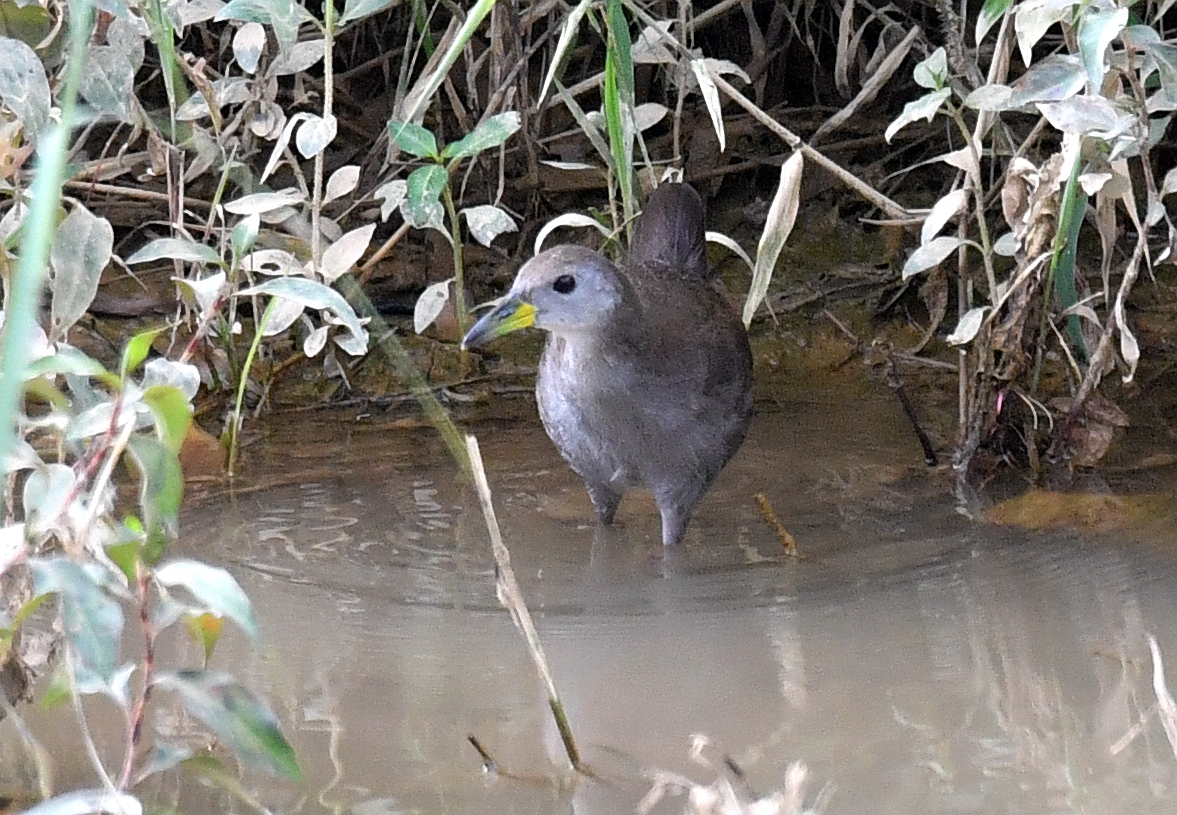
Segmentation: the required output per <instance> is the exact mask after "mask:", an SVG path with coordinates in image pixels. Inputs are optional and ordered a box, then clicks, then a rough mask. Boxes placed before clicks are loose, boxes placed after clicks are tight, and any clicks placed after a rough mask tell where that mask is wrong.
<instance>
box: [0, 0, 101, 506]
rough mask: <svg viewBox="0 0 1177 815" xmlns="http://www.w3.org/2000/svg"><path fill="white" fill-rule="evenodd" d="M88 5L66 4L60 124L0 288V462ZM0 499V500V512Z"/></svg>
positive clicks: (28, 339)
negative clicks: (0, 301)
mask: <svg viewBox="0 0 1177 815" xmlns="http://www.w3.org/2000/svg"><path fill="white" fill-rule="evenodd" d="M93 11H94V9H93V6H92V5H91V4H90V0H75V2H72V3H70V12H71V14H70V38H69V58H68V62H67V63H66V75H65V76H66V78H65V89H64V91H63V93H62V95H61V124H59V125H58V126H57V127H55V128H53V129H52V130H50V131H48V132H46V133H45V134H43V135H42V137H41V142H40V144H39V145H38V148H39V149H38V150H37V164H36V175H35V177H34V179H33V185H32V199H33V201H32V204H31V205H30V207H29V214H28V217H27V218H26V220H25V227H24V228H25V237H24V240H23V241H22V242H21V247H20V260H19V262H18V263H17V266H16V272H15V274H14V275H13V277H12V279H11V280H8V281H6V282H7V283H8V285H7V286H6V287H5V294H6V300H7V302H6V303H5V306H6V309H5V321H4V329H3V333H0V461H3V460H4V459H5V457H6V456H7V455H8V451H9V450H11V449H12V445H13V442H14V441H15V440H16V419H17V411H18V410H19V407H20V401H21V399H22V398H23V396H24V384H23V380H24V373H25V368H26V366H27V365H28V361H29V352H30V348H31V343H32V337H33V329H34V327H35V326H36V322H37V307H38V305H39V304H40V302H41V290H42V289H43V288H44V286H45V279H46V277H47V274H48V264H49V248H50V246H51V245H52V243H53V234H54V231H55V229H56V226H57V208H58V205H59V204H60V202H61V185H62V182H63V181H64V180H65V161H66V151H67V149H68V146H69V136H70V133H71V130H72V126H73V122H74V119H75V113H76V108H77V98H78V84H79V82H80V81H81V77H82V70H83V67H84V66H85V62H86V46H87V44H88V43H89V40H90V28H91V24H92V21H93V17H94V14H93ZM3 502H4V498H3V497H2V496H0V508H3Z"/></svg>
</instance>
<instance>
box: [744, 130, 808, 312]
mask: <svg viewBox="0 0 1177 815" xmlns="http://www.w3.org/2000/svg"><path fill="white" fill-rule="evenodd" d="M803 166H804V162H803V160H802V158H801V153H800V151H798V152H796V153H794V154H793V155H791V156H790V157H789V160H788V161H786V162H785V163H784V164H783V165H782V166H781V183H780V186H779V187H777V191H776V196H775V197H774V198H773V199H772V206H771V207H769V210H768V220H767V221H766V222H765V224H764V234H763V235H761V236H760V245H759V246H758V247H757V248H756V268H755V269H754V270H753V272H752V286H751V288H750V289H749V291H748V299H747V300H746V301H745V302H744V327H745V328H747V327H748V326H750V325H751V324H752V318H753V317H754V316H755V314H756V309H758V308H760V304H761V303H763V302H764V298H765V296H766V295H767V294H768V284H769V283H770V282H771V281H772V272H773V269H775V268H776V262H777V258H779V257H780V256H781V250H782V249H784V248H785V241H786V240H788V238H789V233H790V232H792V231H793V224H794V223H795V222H796V220H797V207H798V205H799V203H800V199H801V169H802V167H803Z"/></svg>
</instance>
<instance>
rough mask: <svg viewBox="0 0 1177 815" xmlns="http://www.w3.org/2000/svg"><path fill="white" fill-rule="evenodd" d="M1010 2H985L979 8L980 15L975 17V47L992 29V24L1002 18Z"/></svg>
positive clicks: (989, 0)
mask: <svg viewBox="0 0 1177 815" xmlns="http://www.w3.org/2000/svg"><path fill="white" fill-rule="evenodd" d="M1010 2H1011V0H985V5H984V6H982V7H981V13H980V14H978V15H977V28H976V32H975V37H976V42H977V45H980V44H981V40H983V39H985V34H987V33H988V31H989V29H990V28H992V27H993V24H994V23H996V22H997V21H998V20H1000V19H1001V18H1002V16H1003V15H1004V14H1005V12H1006V10H1007V9H1008V8H1009V4H1010Z"/></svg>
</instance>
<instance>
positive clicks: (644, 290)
mask: <svg viewBox="0 0 1177 815" xmlns="http://www.w3.org/2000/svg"><path fill="white" fill-rule="evenodd" d="M704 241H705V237H704V231H703V202H702V201H701V200H700V198H699V196H698V194H697V193H696V192H695V191H694V190H693V189H691V188H690V187H689V186H686V185H683V184H664V185H662V186H661V187H659V188H658V190H657V191H655V192H654V193H653V195H651V196H650V199H649V201H648V202H647V205H646V209H645V211H644V212H643V213H642V214H641V216H640V217H639V218H638V221H637V223H636V224H635V228H634V238H633V245H632V247H631V249H630V253H629V259H628V262H627V263H626V264H625V265H624V266H621V267H618V266H616V265H614V264H613V263H612V262H610V261H609V260H608V259H607V258H605V257H604V256H602V255H600V254H598V253H597V252H593V251H592V250H590V249H586V248H584V247H581V246H571V245H562V246H557V247H555V248H553V249H549V250H548V251H546V252H541V253H540V254H538V255H536V256H535V257H534V258H532V259H531V260H529V261H528V262H527V263H525V264H524V265H523V268H521V269H520V270H519V274H518V276H517V277H516V278H515V282H514V284H513V285H512V286H511V290H510V291H509V292H507V295H506V297H505V298H503V300H502V301H501V302H500V303H499V304H498V305H497V306H496V307H495V308H494V309H493V310H492V311H491V312H490V313H488V314H487V315H486V316H484V317H483V318H482V319H481V320H479V321H478V322H477V323H476V324H475V325H474V326H473V327H472V328H471V329H470V331H469V333H467V334H466V337H465V339H464V340H463V342H462V346H463V348H468V347H474V346H478V345H481V344H483V343H486V342H488V341H490V340H492V339H494V338H496V337H501V336H503V335H504V334H508V333H510V332H512V331H516V330H519V329H521V328H527V327H530V326H534V327H536V328H541V329H543V330H544V331H547V332H548V338H547V342H546V343H545V345H544V351H543V356H542V357H541V358H540V362H539V374H538V377H537V379H536V384H535V393H536V398H537V401H538V403H539V414H540V418H541V419H542V420H543V424H544V429H545V430H547V433H548V436H550V437H551V439H552V441H553V442H555V444H556V447H557V449H559V451H560V454H561V455H562V456H563V457H564V459H565V460H566V461H567V462H568V463H569V464H570V465H571V466H572V469H573V470H575V471H576V474H577V475H579V476H580V477H581V479H582V480H583V481H584V483H585V486H586V487H587V488H588V493H589V497H590V498H591V499H592V502H593V508H594V509H595V510H596V513H597V517H598V518H599V519H600V521H601V523H603V524H610V523H612V522H613V516H614V514H615V513H616V511H617V505H618V503H619V502H620V501H621V495H622V493H623V492H624V491H625V489H626V488H627V487H631V486H645V487H647V488H649V490H650V491H651V492H652V493H653V494H654V501H655V502H656V503H657V505H658V510H659V512H660V513H661V515H662V543H663V545H665V546H671V545H674V544H677V543H678V542H679V541H681V540H682V538H683V535H684V534H685V533H686V529H687V524H688V523H689V522H690V519H691V513H692V512H693V511H694V509H695V506H696V505H697V504H698V503H699V500H700V499H701V498H702V497H703V494H704V493H705V492H706V491H707V489H708V488H709V487H710V486H711V484H712V482H714V481H715V478H716V476H718V475H719V471H720V470H721V469H722V468H723V466H724V465H725V464H726V463H727V462H728V459H730V458H731V457H732V455H734V454H735V452H736V450H738V449H739V447H740V444H741V443H742V442H743V441H744V434H745V433H746V432H747V430H748V423H749V421H750V420H751V418H752V354H751V351H750V350H749V348H748V337H747V334H746V333H745V332H744V327H743V325H742V324H741V322H740V319H739V317H738V316H737V314H736V311H735V309H734V308H733V307H732V306H731V304H730V303H729V302H728V301H727V299H726V298H725V297H724V295H722V294H721V293H720V292H719V291H718V290H717V289H716V288H715V287H714V286H713V285H712V282H711V281H710V280H709V279H708V270H707V257H706V246H705V242H704Z"/></svg>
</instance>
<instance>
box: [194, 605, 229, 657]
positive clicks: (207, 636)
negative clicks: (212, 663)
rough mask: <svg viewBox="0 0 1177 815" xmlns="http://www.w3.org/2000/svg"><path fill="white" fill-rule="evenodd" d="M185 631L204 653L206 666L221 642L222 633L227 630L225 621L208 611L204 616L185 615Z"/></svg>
mask: <svg viewBox="0 0 1177 815" xmlns="http://www.w3.org/2000/svg"><path fill="white" fill-rule="evenodd" d="M184 630H185V631H187V632H188V636H189V637H191V638H192V641H193V642H195V643H196V644H197V645H199V646H200V647H201V649H202V650H203V651H204V664H205V665H208V662H209V660H210V659H212V658H213V651H214V650H215V649H216V647H217V643H218V642H220V639H221V632H222V631H224V630H225V621H224V619H222V618H221V617H218V616H217V615H216V614H213V613H211V612H207V611H206V612H205V613H204V614H185V615H184Z"/></svg>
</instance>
